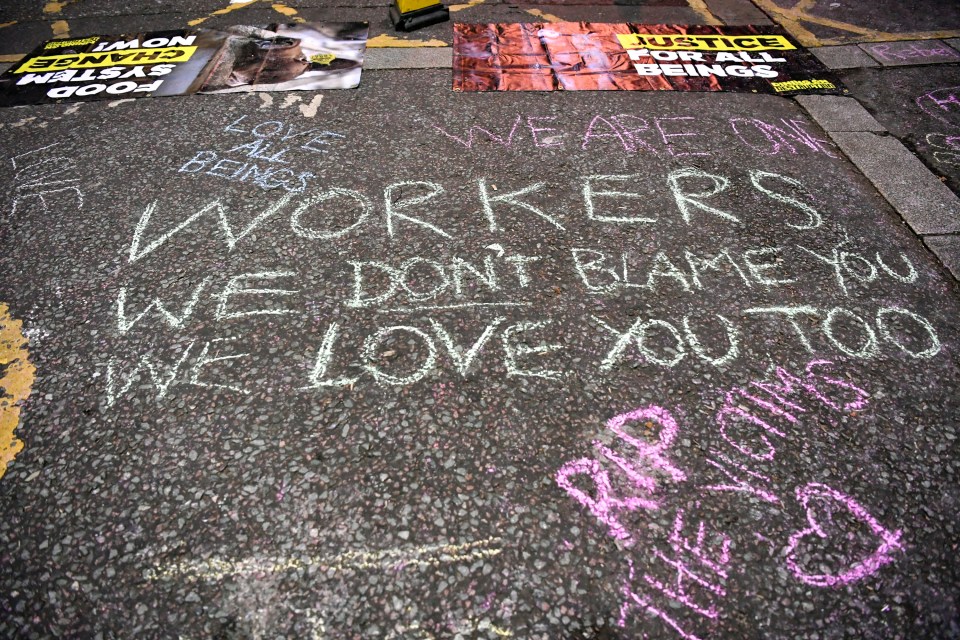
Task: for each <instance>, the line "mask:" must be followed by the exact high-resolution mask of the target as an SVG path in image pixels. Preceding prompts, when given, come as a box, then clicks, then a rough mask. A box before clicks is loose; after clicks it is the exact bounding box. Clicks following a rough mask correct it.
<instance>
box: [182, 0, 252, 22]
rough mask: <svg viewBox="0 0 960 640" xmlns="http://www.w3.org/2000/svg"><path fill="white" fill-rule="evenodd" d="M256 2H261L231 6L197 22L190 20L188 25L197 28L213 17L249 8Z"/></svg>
mask: <svg viewBox="0 0 960 640" xmlns="http://www.w3.org/2000/svg"><path fill="white" fill-rule="evenodd" d="M255 2H259V0H249V2H238V3H236V4H230V5H227V6H226V7H224V8H223V9H217V10H216V11H214V12H213V13H211V14H210V15H208V16H206V17H204V18H197V19H196V20H190V21H189V22H187V24H188V25H190V26H191V27H195V26H197V25H198V24H200V23H202V22H206V21H207V20H209V19H210V18H212V17H213V16H222V15H225V14H227V13H230V12H231V11H236V10H237V9H243V8H244V7H249V6H250V5H252V4H254V3H255Z"/></svg>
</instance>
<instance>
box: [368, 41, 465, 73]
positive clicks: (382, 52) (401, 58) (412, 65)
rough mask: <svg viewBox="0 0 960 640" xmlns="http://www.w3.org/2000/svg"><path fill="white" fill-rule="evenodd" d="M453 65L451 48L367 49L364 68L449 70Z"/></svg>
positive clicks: (371, 69)
mask: <svg viewBox="0 0 960 640" xmlns="http://www.w3.org/2000/svg"><path fill="white" fill-rule="evenodd" d="M452 65H453V49H451V48H450V47H421V48H400V47H396V48H392V47H391V48H387V47H385V48H376V49H367V52H366V54H365V55H364V61H363V68H364V69H367V70H370V71H376V70H377V69H449V68H450V67H451V66H452Z"/></svg>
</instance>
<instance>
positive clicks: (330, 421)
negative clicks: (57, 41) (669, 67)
mask: <svg viewBox="0 0 960 640" xmlns="http://www.w3.org/2000/svg"><path fill="white" fill-rule="evenodd" d="M76 6H77V7H81V6H82V5H81V4H78V5H76ZM664 7H666V8H667V9H670V10H676V11H688V9H687V8H686V7H672V5H670V6H667V4H664ZM671 7H672V8H671ZM508 8H509V7H508ZM661 8H662V7H661ZM658 10H659V9H658ZM305 15H306V14H305ZM930 69H932V68H929V67H928V68H924V70H923V72H922V73H921V71H920V70H918V69H915V68H908V69H904V70H897V69H883V70H882V71H872V70H857V71H850V72H845V75H844V77H843V78H844V81H845V82H847V83H848V84H849V87H850V88H851V90H852V92H853V93H852V95H854V96H856V97H857V98H858V99H860V100H861V102H862V103H863V104H864V105H865V106H866V107H867V108H868V109H869V110H870V111H871V112H872V113H873V114H874V115H875V116H876V117H877V118H878V119H880V120H881V121H882V122H883V123H884V125H885V126H887V127H888V128H889V129H890V131H891V133H893V134H894V135H896V136H898V137H902V138H903V139H904V140H905V141H906V142H907V144H908V146H909V145H915V146H914V147H912V148H915V149H916V150H917V152H918V153H919V155H920V156H921V157H922V158H924V160H925V161H926V162H927V163H928V164H929V165H930V166H931V167H932V168H935V169H936V168H937V167H940V168H941V169H942V172H943V173H942V175H944V177H945V178H946V180H947V182H948V184H950V185H951V186H952V187H953V188H954V189H956V182H955V180H956V179H957V176H956V167H955V166H953V165H950V163H949V162H947V163H944V162H942V160H943V158H944V157H946V156H938V155H937V153H938V152H941V151H943V152H944V153H946V151H944V150H941V149H938V148H937V147H936V146H935V145H934V142H931V136H934V140H935V141H939V142H943V143H944V144H948V143H949V140H951V139H952V138H951V136H954V133H955V129H956V127H955V126H954V125H956V124H957V123H956V122H954V121H953V120H949V113H953V112H948V116H945V117H944V118H938V117H934V116H932V115H931V113H930V110H927V109H924V108H923V100H920V101H919V102H918V101H917V98H920V97H922V96H930V95H934V96H935V97H939V98H942V95H941V94H940V93H936V92H937V91H940V90H943V89H944V88H948V87H951V86H953V87H955V86H957V85H960V81H957V82H955V81H954V80H955V79H956V73H957V71H956V66H954V65H944V66H940V67H936V68H935V70H933V71H930ZM881 74H882V75H881ZM450 85H451V78H450V71H449V70H409V71H372V70H367V71H364V73H363V79H362V82H361V85H360V87H359V88H358V89H357V90H353V91H327V92H324V93H322V94H312V93H311V94H306V95H303V96H300V95H289V94H273V95H259V96H258V95H252V96H244V95H217V96H200V95H197V96H190V97H183V98H165V99H154V100H139V101H117V102H97V103H85V104H62V105H47V106H40V107H29V108H13V109H5V110H2V111H0V136H2V140H3V143H2V157H0V181H2V183H3V184H4V185H5V186H6V188H5V189H4V192H3V195H2V196H0V211H2V212H3V213H2V215H3V221H4V224H3V225H2V231H0V243H2V245H0V246H2V247H3V250H2V252H0V269H2V273H3V274H4V277H3V278H0V301H3V302H5V303H6V304H7V305H9V314H10V315H11V316H12V317H13V318H16V319H19V320H21V321H22V322H23V333H24V335H25V336H26V337H27V338H28V339H29V354H30V355H29V358H30V360H31V361H32V363H33V364H34V365H35V366H36V379H35V381H34V383H33V388H32V392H31V393H30V397H29V399H28V400H26V401H25V402H24V403H23V406H22V413H21V415H20V426H19V428H18V429H17V431H16V434H17V436H18V437H19V438H20V439H22V440H23V441H24V448H23V450H22V451H21V452H20V453H19V454H18V455H17V457H16V459H15V461H14V462H13V463H12V464H10V466H9V467H8V469H7V471H6V474H5V475H4V476H3V477H2V479H0V636H2V637H11V638H48V637H57V638H182V639H199V638H225V639H227V638H229V639H234V638H237V639H239V638H311V639H314V640H319V639H328V638H329V639H337V638H391V639H407V640H413V639H421V638H428V639H429V638H508V637H512V638H517V639H525V638H532V639H534V638H535V639H544V640H547V639H549V640H554V639H558V638H564V639H566V638H569V639H598V640H599V639H605V640H611V639H622V640H627V639H633V638H687V639H693V638H701V639H706V638H724V639H726V638H730V639H734V638H736V639H747V638H770V639H784V640H786V639H790V640H793V639H800V638H810V639H814V638H817V639H821V638H853V637H856V638H872V639H884V640H886V639H892V638H902V639H905V640H906V639H910V640H912V639H914V638H958V637H960V602H958V600H957V593H958V588H957V587H958V584H960V561H958V558H957V546H958V544H960V531H958V519H957V514H958V510H960V489H958V486H960V485H958V472H960V468H958V467H960V455H958V453H960V445H958V441H957V437H958V434H957V423H958V421H957V416H958V415H960V397H958V395H957V393H956V388H957V381H958V373H960V371H958V366H960V360H958V348H960V341H958V338H960V336H958V331H957V321H956V318H957V316H958V313H960V298H958V289H957V282H956V280H954V279H953V278H952V277H951V275H950V274H949V273H948V272H947V270H946V269H945V268H944V267H943V265H941V264H940V263H939V262H938V261H937V259H936V258H935V257H934V256H933V254H931V253H930V252H929V251H928V250H927V249H926V248H925V247H924V245H923V243H922V242H921V241H920V239H918V238H917V236H916V235H914V234H913V233H912V232H911V231H910V230H909V228H908V227H907V226H906V225H905V224H904V223H903V221H902V219H901V218H900V217H899V216H898V215H897V213H896V212H895V211H894V210H892V209H891V208H890V206H889V205H888V204H887V202H886V201H885V200H883V198H882V197H881V196H880V195H879V194H878V192H877V190H876V189H875V188H874V187H873V185H871V184H870V183H869V182H868V181H867V180H866V179H865V178H864V177H863V176H862V175H861V174H860V173H859V172H858V171H857V169H856V168H855V167H854V166H853V165H852V164H851V163H850V162H849V161H848V160H846V159H845V158H844V157H843V155H842V154H841V153H840V151H839V150H838V149H837V147H836V146H834V145H833V144H832V143H831V142H830V141H829V136H828V135H827V134H826V133H825V132H824V131H822V130H821V129H820V128H819V127H818V125H817V124H816V123H815V122H813V121H812V120H811V119H810V118H809V117H808V116H807V115H806V114H805V113H804V112H803V111H802V110H801V109H800V108H799V106H798V105H797V104H796V103H795V102H794V101H792V100H789V99H785V98H779V97H772V96H759V95H743V94H732V93H725V94H711V95H707V94H683V93H671V94H654V93H627V92H599V93H589V92H579V93H578V92H565V93H562V94H560V93H557V94H545V93H489V94H469V93H464V94H458V93H454V92H452V91H450ZM885 85H886V86H888V87H889V88H890V89H889V90H888V91H880V88H882V87H883V86H885ZM946 104H948V106H949V104H951V103H949V102H947V103H946ZM934 113H936V114H937V115H939V113H938V112H934ZM888 114H889V116H888ZM897 127H900V128H897ZM937 136H939V137H937ZM925 145H928V146H925ZM951 152H952V151H951ZM938 163H939V164H938ZM8 366H9V365H8V363H5V369H6V368H8Z"/></svg>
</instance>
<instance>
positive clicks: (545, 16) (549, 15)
mask: <svg viewBox="0 0 960 640" xmlns="http://www.w3.org/2000/svg"><path fill="white" fill-rule="evenodd" d="M527 13H529V14H530V15H532V16H536V17H538V18H540V19H541V20H544V21H546V22H566V20H564V19H563V18H560V17H558V16H555V15H553V14H552V13H547V12H545V11H540V9H527Z"/></svg>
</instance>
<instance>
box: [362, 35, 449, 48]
mask: <svg viewBox="0 0 960 640" xmlns="http://www.w3.org/2000/svg"><path fill="white" fill-rule="evenodd" d="M449 46H450V43H449V42H444V41H443V40H437V39H436V38H431V39H430V40H416V39H410V40H404V39H403V38H398V37H396V36H391V35H389V34H386V33H381V34H380V35H379V36H376V37H373V38H370V39H369V40H367V49H384V48H405V49H410V48H416V47H449Z"/></svg>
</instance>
